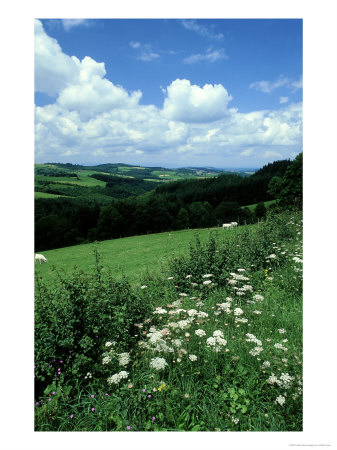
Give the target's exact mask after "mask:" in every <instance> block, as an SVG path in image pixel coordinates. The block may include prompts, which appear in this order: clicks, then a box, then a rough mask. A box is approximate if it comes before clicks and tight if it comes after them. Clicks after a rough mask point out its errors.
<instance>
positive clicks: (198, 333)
mask: <svg viewBox="0 0 337 450" xmlns="http://www.w3.org/2000/svg"><path fill="white" fill-rule="evenodd" d="M195 334H196V335H197V336H199V337H202V336H205V335H206V332H205V331H204V330H202V329H201V328H199V329H198V330H195Z"/></svg>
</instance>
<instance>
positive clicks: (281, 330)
mask: <svg viewBox="0 0 337 450" xmlns="http://www.w3.org/2000/svg"><path fill="white" fill-rule="evenodd" d="M277 331H278V332H279V333H280V334H284V333H285V332H286V330H285V329H284V328H280V329H279V330H277Z"/></svg>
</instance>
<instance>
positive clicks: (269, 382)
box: [267, 373, 279, 384]
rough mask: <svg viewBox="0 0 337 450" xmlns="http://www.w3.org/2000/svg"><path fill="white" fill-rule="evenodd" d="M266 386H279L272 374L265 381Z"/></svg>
mask: <svg viewBox="0 0 337 450" xmlns="http://www.w3.org/2000/svg"><path fill="white" fill-rule="evenodd" d="M267 383H268V384H279V380H278V379H277V377H276V376H275V375H274V374H273V373H272V374H271V375H270V377H269V378H268V379H267Z"/></svg>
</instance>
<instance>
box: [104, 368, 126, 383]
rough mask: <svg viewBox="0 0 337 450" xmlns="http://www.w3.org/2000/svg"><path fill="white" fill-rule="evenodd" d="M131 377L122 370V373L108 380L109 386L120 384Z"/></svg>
mask: <svg viewBox="0 0 337 450" xmlns="http://www.w3.org/2000/svg"><path fill="white" fill-rule="evenodd" d="M128 376H129V372H125V370H122V372H119V373H115V374H114V375H112V376H111V377H110V378H108V383H109V384H118V383H119V382H120V381H121V380H122V379H124V378H127V377H128Z"/></svg>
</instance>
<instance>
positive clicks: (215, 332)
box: [213, 330, 223, 338]
mask: <svg viewBox="0 0 337 450" xmlns="http://www.w3.org/2000/svg"><path fill="white" fill-rule="evenodd" d="M213 336H214V337H218V336H219V337H222V338H223V332H222V331H221V330H215V331H214V332H213Z"/></svg>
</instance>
